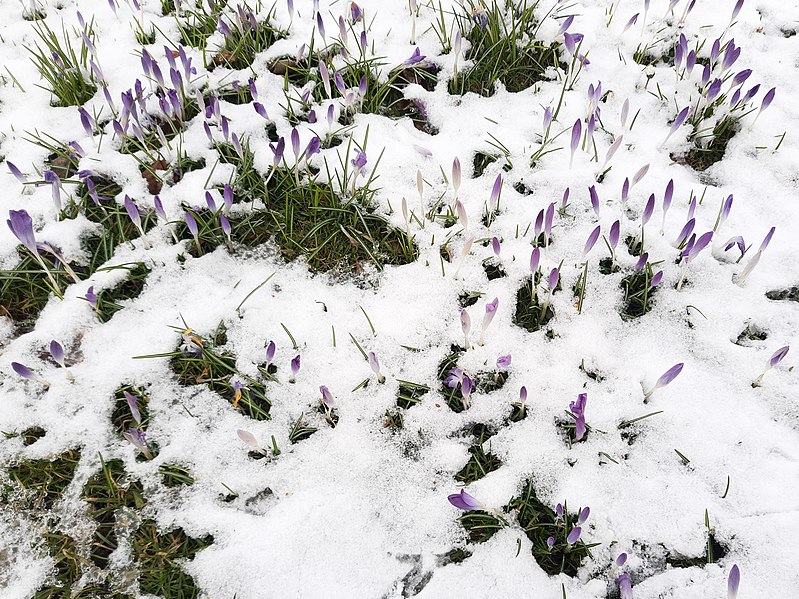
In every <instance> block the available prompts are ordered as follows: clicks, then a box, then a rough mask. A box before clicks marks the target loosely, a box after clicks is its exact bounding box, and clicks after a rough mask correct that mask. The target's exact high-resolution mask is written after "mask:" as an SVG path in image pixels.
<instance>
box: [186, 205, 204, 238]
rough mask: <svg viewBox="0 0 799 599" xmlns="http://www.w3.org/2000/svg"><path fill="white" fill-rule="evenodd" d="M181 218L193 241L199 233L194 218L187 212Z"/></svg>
mask: <svg viewBox="0 0 799 599" xmlns="http://www.w3.org/2000/svg"><path fill="white" fill-rule="evenodd" d="M183 218H184V219H185V221H186V227H187V228H188V230H189V233H191V234H192V236H193V237H194V238H195V239H197V235H198V234H199V232H200V230H199V227H198V225H197V219H196V218H194V215H193V214H192V213H191V212H189V211H188V210H187V211H186V213H185V214H184V216H183Z"/></svg>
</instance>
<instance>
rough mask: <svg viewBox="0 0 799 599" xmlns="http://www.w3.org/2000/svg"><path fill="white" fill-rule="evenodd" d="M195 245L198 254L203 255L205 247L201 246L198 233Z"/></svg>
mask: <svg viewBox="0 0 799 599" xmlns="http://www.w3.org/2000/svg"><path fill="white" fill-rule="evenodd" d="M194 246H195V247H196V248H197V255H198V256H202V255H203V249H202V247H200V238H199V237H198V236H197V235H195V236H194Z"/></svg>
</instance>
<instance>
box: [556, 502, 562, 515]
mask: <svg viewBox="0 0 799 599" xmlns="http://www.w3.org/2000/svg"><path fill="white" fill-rule="evenodd" d="M555 515H556V516H557V517H558V518H563V504H562V503H559V504H557V505H556V506H555Z"/></svg>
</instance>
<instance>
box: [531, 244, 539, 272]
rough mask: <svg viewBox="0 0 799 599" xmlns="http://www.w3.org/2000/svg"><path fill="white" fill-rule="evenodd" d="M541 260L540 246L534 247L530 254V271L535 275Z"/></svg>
mask: <svg viewBox="0 0 799 599" xmlns="http://www.w3.org/2000/svg"><path fill="white" fill-rule="evenodd" d="M540 261H541V250H540V249H538V248H533V251H532V253H531V254H530V272H531V273H533V276H534V277H535V273H536V271H537V270H538V263H539V262H540Z"/></svg>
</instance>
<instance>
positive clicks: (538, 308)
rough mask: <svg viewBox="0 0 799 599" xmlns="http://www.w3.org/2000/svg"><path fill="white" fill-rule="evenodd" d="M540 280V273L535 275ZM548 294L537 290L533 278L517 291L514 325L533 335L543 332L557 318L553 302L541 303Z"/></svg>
mask: <svg viewBox="0 0 799 599" xmlns="http://www.w3.org/2000/svg"><path fill="white" fill-rule="evenodd" d="M535 277H536V279H539V278H540V277H539V273H536V274H535ZM542 293H546V292H544V291H542V290H541V289H540V288H538V289H536V286H535V285H534V284H533V281H532V277H531V278H530V279H528V280H527V282H525V284H524V285H522V286H521V287H519V289H518V290H517V291H516V310H515V312H514V313H513V324H515V325H516V326H519V327H522V328H523V329H526V330H528V331H529V332H531V333H533V332H535V331H538V330H541V328H542V327H544V326H546V325H547V323H548V322H549V321H550V320H552V319H553V318H554V317H555V308H554V307H553V306H552V303H551V302H548V301H546V300H544V301H541V294H542Z"/></svg>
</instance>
